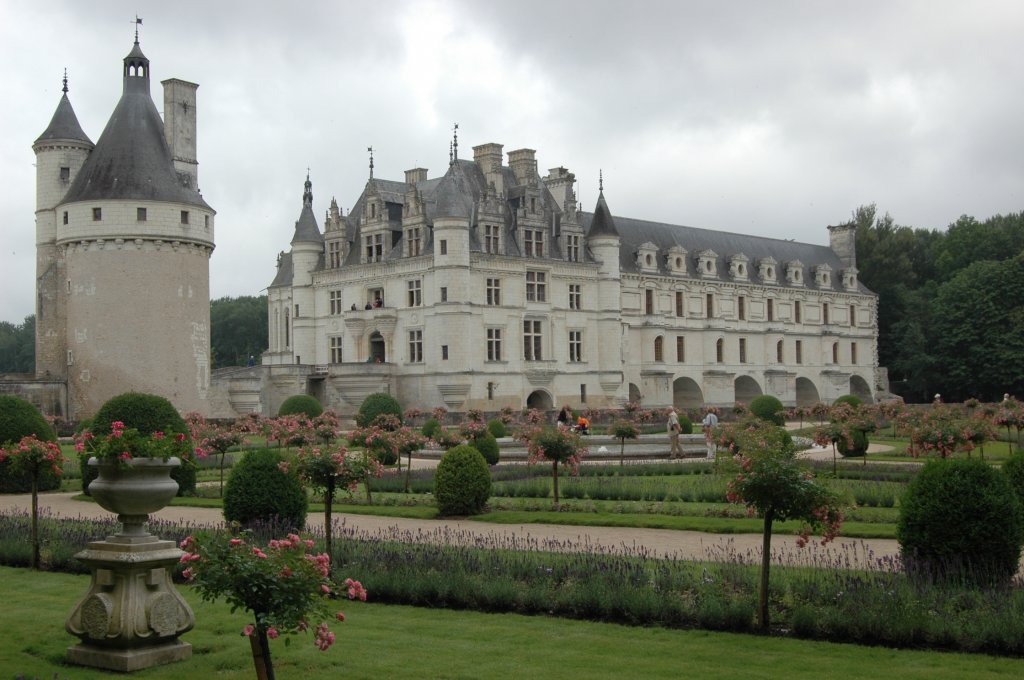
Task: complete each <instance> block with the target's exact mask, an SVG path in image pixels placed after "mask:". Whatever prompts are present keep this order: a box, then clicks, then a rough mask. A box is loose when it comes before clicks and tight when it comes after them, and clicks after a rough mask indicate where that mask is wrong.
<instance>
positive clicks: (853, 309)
mask: <svg viewBox="0 0 1024 680" xmlns="http://www.w3.org/2000/svg"><path fill="white" fill-rule="evenodd" d="M856 325H857V308H856V307H855V306H854V305H850V327H851V328H852V327H853V326H856Z"/></svg>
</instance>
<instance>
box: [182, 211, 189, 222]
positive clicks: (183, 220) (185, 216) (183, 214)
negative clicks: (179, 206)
mask: <svg viewBox="0 0 1024 680" xmlns="http://www.w3.org/2000/svg"><path fill="white" fill-rule="evenodd" d="M181 223H182V224H188V211H187V210H182V211H181Z"/></svg>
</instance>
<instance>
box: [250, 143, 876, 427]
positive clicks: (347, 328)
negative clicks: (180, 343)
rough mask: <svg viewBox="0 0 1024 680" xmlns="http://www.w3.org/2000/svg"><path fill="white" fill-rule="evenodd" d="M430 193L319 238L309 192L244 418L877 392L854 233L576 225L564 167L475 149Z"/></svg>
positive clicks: (416, 173) (284, 263)
mask: <svg viewBox="0 0 1024 680" xmlns="http://www.w3.org/2000/svg"><path fill="white" fill-rule="evenodd" d="M474 152H475V156H474V160H472V161H469V160H461V159H458V158H457V142H456V145H455V154H454V157H453V158H452V159H451V162H450V165H449V167H448V169H447V172H446V173H445V174H444V175H443V176H442V177H438V178H428V172H427V171H426V170H424V169H422V168H415V169H412V170H408V171H406V173H405V180H404V181H390V180H381V179H375V178H374V177H373V175H372V164H371V175H370V179H369V180H368V181H367V183H366V186H365V187H364V189H363V191H362V193H361V194H360V195H359V197H358V198H357V199H356V200H355V202H354V204H353V207H352V209H351V211H350V212H349V213H348V214H347V215H344V214H343V211H342V210H341V209H340V208H339V206H338V204H337V203H336V201H334V200H332V201H331V204H330V208H329V209H328V211H327V214H326V217H325V221H324V230H323V231H322V232H321V230H320V228H319V224H318V223H317V220H316V218H315V216H314V212H313V209H312V205H313V194H312V184H311V182H310V181H309V178H308V177H307V179H306V186H305V191H304V194H303V206H302V209H301V212H300V216H299V220H298V221H297V222H296V224H295V229H294V233H293V238H292V241H291V249H290V251H289V252H282V253H281V254H280V255H279V256H278V262H277V274H276V277H275V278H274V280H273V282H272V283H271V285H270V287H269V288H268V307H269V309H268V312H269V325H270V327H269V334H270V343H269V344H270V347H269V349H268V350H267V352H266V353H264V355H263V359H262V364H263V365H262V367H261V369H260V370H256V371H252V372H251V373H252V376H251V379H257V378H258V379H259V380H260V384H261V401H260V403H259V405H258V407H257V406H254V408H259V409H260V410H262V411H264V412H269V413H273V412H276V408H277V406H278V405H279V404H280V402H281V401H282V400H283V399H284V398H286V397H287V396H289V395H290V394H295V393H310V394H313V395H315V396H317V397H318V398H320V399H321V401H323V402H324V403H325V404H326V405H329V406H331V407H334V408H335V409H337V410H338V411H339V412H341V413H352V412H353V411H354V410H355V409H356V408H357V407H358V405H359V403H360V402H361V401H362V399H363V398H364V397H365V396H366V394H368V393H370V392H375V391H387V392H390V393H391V394H393V395H395V396H396V397H397V398H398V399H399V400H400V401H401V402H402V404H403V405H404V406H406V407H418V408H422V409H429V408H431V407H434V406H438V405H444V406H446V407H447V408H448V409H450V410H455V411H464V410H466V409H470V408H479V409H483V410H485V411H494V410H498V409H500V408H502V407H506V406H509V407H512V408H516V409H519V408H523V407H526V406H536V407H541V408H550V407H552V406H554V405H558V404H563V403H569V404H572V405H576V406H581V405H585V406H591V407H598V408H601V407H618V406H621V405H622V404H624V403H625V402H627V401H639V402H642V403H643V405H644V406H651V407H654V406H668V405H675V406H678V407H681V408H696V407H699V406H701V405H703V404H705V403H710V404H716V405H722V406H726V405H731V404H733V403H734V402H736V401H743V402H749V401H750V399H752V398H753V397H755V396H757V395H759V394H765V393H767V394H772V395H775V396H777V397H778V398H779V399H780V400H782V402H783V403H785V404H789V405H793V404H809V403H814V402H816V401H819V400H824V401H829V400H832V399H834V398H835V397H837V396H839V395H841V394H846V393H851V392H852V393H855V394H858V395H860V396H862V397H864V398H866V399H868V400H870V399H871V398H872V397H873V396H874V394H875V393H876V392H878V391H880V390H882V389H884V387H885V386H884V385H880V384H878V383H877V378H876V376H881V375H884V371H880V370H879V369H878V366H877V352H876V346H877V324H876V296H875V295H874V294H873V293H871V292H870V291H868V290H867V289H865V288H864V287H863V286H862V285H861V284H860V283H859V282H858V280H857V270H856V261H855V254H854V253H855V250H854V234H855V232H854V228H853V227H852V226H850V225H840V226H834V227H829V233H830V244H831V247H826V246H817V245H812V244H806V243H796V242H792V241H785V240H778V239H768V238H761V237H755V236H745V235H740V234H730V233H726V232H718V231H711V230H705V229H695V228H692V227H683V226H676V225H669V224H660V223H653V222H646V221H642V220H635V219H629V218H624V217H619V216H614V217H613V215H612V213H611V211H610V209H609V208H608V204H607V202H606V200H605V198H604V192H603V186H602V191H601V195H600V197H599V198H598V202H597V206H596V208H595V210H594V212H592V213H587V212H583V211H582V210H580V207H579V205H578V204H577V202H576V196H575V192H574V184H575V178H574V176H573V175H572V173H570V172H569V171H568V170H566V169H565V168H563V167H559V168H553V169H552V170H550V171H549V173H548V175H547V176H545V177H541V176H540V175H539V174H538V173H537V163H536V160H535V152H534V151H533V150H532V149H520V150H516V151H512V152H509V153H508V165H503V163H502V160H503V158H502V146H501V145H499V144H484V145H481V146H478V147H475V148H474Z"/></svg>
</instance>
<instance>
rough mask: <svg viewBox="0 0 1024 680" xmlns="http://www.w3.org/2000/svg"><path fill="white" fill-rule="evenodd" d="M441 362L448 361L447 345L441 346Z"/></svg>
mask: <svg viewBox="0 0 1024 680" xmlns="http://www.w3.org/2000/svg"><path fill="white" fill-rule="evenodd" d="M441 361H448V345H441Z"/></svg>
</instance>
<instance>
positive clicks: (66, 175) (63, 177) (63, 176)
mask: <svg viewBox="0 0 1024 680" xmlns="http://www.w3.org/2000/svg"><path fill="white" fill-rule="evenodd" d="M60 181H61V182H70V181H71V168H61V169H60Z"/></svg>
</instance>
